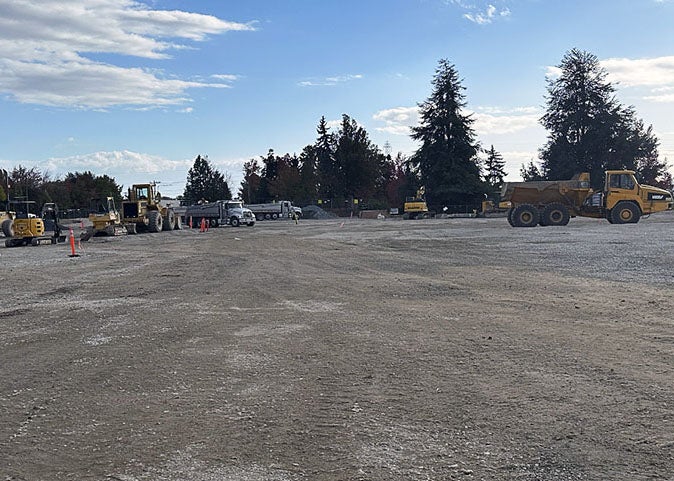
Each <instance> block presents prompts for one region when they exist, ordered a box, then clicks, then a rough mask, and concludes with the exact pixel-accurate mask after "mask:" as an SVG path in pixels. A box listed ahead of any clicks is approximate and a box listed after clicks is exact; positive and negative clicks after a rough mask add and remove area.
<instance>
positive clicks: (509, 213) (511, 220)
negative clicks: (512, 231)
mask: <svg viewBox="0 0 674 481" xmlns="http://www.w3.org/2000/svg"><path fill="white" fill-rule="evenodd" d="M513 210H515V208H514V207H511V208H510V209H509V210H508V224H510V226H511V227H515V224H513Z"/></svg>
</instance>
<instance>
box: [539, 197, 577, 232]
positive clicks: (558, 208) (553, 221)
mask: <svg viewBox="0 0 674 481" xmlns="http://www.w3.org/2000/svg"><path fill="white" fill-rule="evenodd" d="M570 218H571V214H570V213H569V209H568V208H567V207H566V206H565V205H564V204H560V203H559V202H553V203H552V204H548V205H546V206H545V209H543V214H541V221H540V222H541V225H552V226H558V225H567V224H568V223H569V219H570Z"/></svg>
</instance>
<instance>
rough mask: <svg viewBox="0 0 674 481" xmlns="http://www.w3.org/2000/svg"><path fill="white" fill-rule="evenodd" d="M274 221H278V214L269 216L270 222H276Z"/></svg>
mask: <svg viewBox="0 0 674 481" xmlns="http://www.w3.org/2000/svg"><path fill="white" fill-rule="evenodd" d="M276 219H278V214H277V213H276V212H274V213H273V214H272V215H271V220H276Z"/></svg>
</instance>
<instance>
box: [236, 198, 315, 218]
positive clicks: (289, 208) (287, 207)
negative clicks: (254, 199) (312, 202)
mask: <svg viewBox="0 0 674 481" xmlns="http://www.w3.org/2000/svg"><path fill="white" fill-rule="evenodd" d="M246 207H247V208H249V209H250V210H252V211H253V214H255V218H256V219H257V220H276V219H292V218H293V216H294V217H295V218H300V217H302V209H301V208H300V207H296V206H294V205H293V204H292V202H290V201H289V200H282V201H279V202H271V203H269V204H246Z"/></svg>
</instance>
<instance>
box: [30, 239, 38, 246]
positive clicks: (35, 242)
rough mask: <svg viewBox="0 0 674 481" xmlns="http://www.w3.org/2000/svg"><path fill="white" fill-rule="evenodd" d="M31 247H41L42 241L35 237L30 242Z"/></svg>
mask: <svg viewBox="0 0 674 481" xmlns="http://www.w3.org/2000/svg"><path fill="white" fill-rule="evenodd" d="M30 245H32V246H39V245H40V239H38V238H36V237H33V238H32V239H31V240H30Z"/></svg>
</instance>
